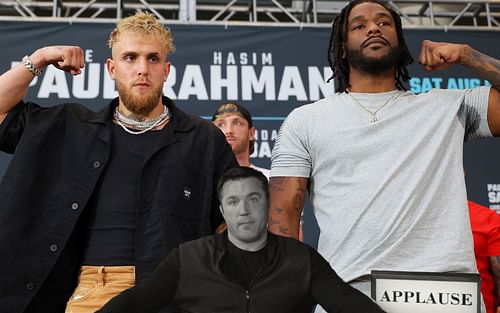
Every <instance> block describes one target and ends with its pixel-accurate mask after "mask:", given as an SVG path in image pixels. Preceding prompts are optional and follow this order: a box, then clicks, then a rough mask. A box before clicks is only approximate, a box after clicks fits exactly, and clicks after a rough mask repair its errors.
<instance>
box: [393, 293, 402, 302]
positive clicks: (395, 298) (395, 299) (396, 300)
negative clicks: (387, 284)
mask: <svg viewBox="0 0 500 313" xmlns="http://www.w3.org/2000/svg"><path fill="white" fill-rule="evenodd" d="M392 295H393V296H394V302H398V298H401V297H402V296H403V292H402V291H399V290H394V291H393V292H392Z"/></svg>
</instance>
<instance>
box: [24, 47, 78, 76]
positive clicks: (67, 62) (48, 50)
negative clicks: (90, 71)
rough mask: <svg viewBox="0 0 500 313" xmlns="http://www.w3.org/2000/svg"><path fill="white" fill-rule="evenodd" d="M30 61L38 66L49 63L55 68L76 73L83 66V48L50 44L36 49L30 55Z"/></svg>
mask: <svg viewBox="0 0 500 313" xmlns="http://www.w3.org/2000/svg"><path fill="white" fill-rule="evenodd" d="M30 59H31V61H32V62H33V63H34V64H35V65H36V66H37V67H39V68H43V67H45V66H47V65H49V64H52V65H54V66H55V67H56V68H58V69H60V70H62V71H65V72H68V73H71V74H73V75H78V74H80V73H81V72H82V70H81V69H82V68H83V67H84V66H85V62H84V59H85V58H84V53H83V49H82V48H80V47H77V46H51V47H45V48H41V49H38V50H37V51H35V52H34V53H33V54H32V55H31V56H30Z"/></svg>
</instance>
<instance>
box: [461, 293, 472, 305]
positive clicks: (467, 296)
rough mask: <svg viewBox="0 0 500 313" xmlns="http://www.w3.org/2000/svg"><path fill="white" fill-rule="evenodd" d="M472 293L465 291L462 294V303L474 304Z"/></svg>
mask: <svg viewBox="0 0 500 313" xmlns="http://www.w3.org/2000/svg"><path fill="white" fill-rule="evenodd" d="M471 298H472V294H470V293H464V294H462V305H467V306H471V305H472V299H471Z"/></svg>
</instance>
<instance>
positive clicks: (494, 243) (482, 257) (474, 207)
mask: <svg viewBox="0 0 500 313" xmlns="http://www.w3.org/2000/svg"><path fill="white" fill-rule="evenodd" d="M469 213H470V217H471V227H472V234H473V236H474V254H475V256H476V264H477V270H478V271H479V275H480V276H481V294H482V295H483V298H484V304H485V305H486V312H487V313H495V312H496V306H497V303H496V297H495V286H494V282H493V280H494V275H493V273H492V270H491V266H490V262H489V260H488V257H490V256H500V215H498V214H497V213H496V212H495V211H493V210H491V209H489V208H487V207H485V206H482V205H480V204H477V203H474V202H472V201H469Z"/></svg>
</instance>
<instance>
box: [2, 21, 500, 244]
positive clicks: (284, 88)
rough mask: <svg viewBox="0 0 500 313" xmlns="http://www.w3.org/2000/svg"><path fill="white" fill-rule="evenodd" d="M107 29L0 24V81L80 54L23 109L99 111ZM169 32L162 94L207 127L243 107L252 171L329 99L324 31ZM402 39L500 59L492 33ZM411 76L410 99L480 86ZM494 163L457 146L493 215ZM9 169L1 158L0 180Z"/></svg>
mask: <svg viewBox="0 0 500 313" xmlns="http://www.w3.org/2000/svg"><path fill="white" fill-rule="evenodd" d="M112 28H113V25H112V24H94V23H90V24H86V23H49V22H0V34H1V35H0V36H1V37H0V38H1V40H0V43H1V45H2V48H1V50H0V56H1V58H0V71H1V72H4V71H6V70H8V69H9V68H11V67H12V66H14V65H15V64H17V63H18V62H19V61H20V60H21V58H22V57H23V56H24V55H25V54H30V53H31V52H32V51H34V50H35V49H37V48H38V47H42V46H45V45H60V44H70V45H79V46H81V47H82V48H83V49H84V50H85V61H86V64H85V66H86V67H85V71H84V73H83V74H82V75H79V76H75V77H73V76H71V75H68V74H65V73H63V72H61V71H59V70H57V69H55V68H53V67H49V68H47V70H46V71H45V73H44V74H43V75H42V76H40V77H38V78H36V79H34V80H33V82H32V84H31V88H30V90H29V93H28V95H27V97H26V99H29V100H31V101H35V102H37V103H39V104H41V105H45V106H51V105H54V104H57V103H61V102H79V103H83V104H85V105H87V106H89V107H91V108H92V109H94V110H98V109H100V108H102V107H103V106H104V105H106V104H107V103H108V102H109V100H110V99H112V98H114V97H115V96H116V95H117V94H116V91H115V87H114V83H113V81H112V80H111V79H110V78H109V76H108V74H107V72H106V68H105V63H106V58H108V57H109V56H110V51H109V49H108V47H107V38H108V34H109V32H110V31H111V29H112ZM170 28H171V30H172V32H173V35H174V41H175V44H176V48H177V51H176V52H175V53H174V54H172V55H171V56H170V60H171V63H172V71H171V73H170V76H169V77H168V80H167V82H166V84H165V88H164V94H165V95H167V96H169V97H170V98H172V99H173V100H174V101H175V103H176V104H177V105H178V106H179V107H180V108H181V109H183V110H185V111H187V112H190V113H192V114H194V115H199V116H202V117H204V118H210V117H211V115H212V113H213V111H214V110H215V108H216V107H217V105H218V104H220V103H222V102H226V101H233V102H238V103H240V104H242V105H244V106H246V107H247V108H248V109H249V110H250V111H251V113H252V115H253V118H254V125H255V127H256V128H257V135H258V138H257V142H256V149H255V152H254V154H253V155H252V162H253V163H255V164H256V165H258V166H263V167H269V166H270V157H271V150H272V147H273V144H274V141H275V139H276V136H277V133H278V130H279V127H280V125H281V123H282V121H283V120H284V119H285V117H286V115H287V114H288V113H289V112H290V111H291V110H292V109H293V108H296V107H297V106H300V105H303V104H306V103H309V102H313V101H315V100H318V99H319V98H322V97H323V96H324V95H326V94H330V93H333V92H334V84H333V82H330V83H326V80H327V78H328V77H329V76H330V74H331V71H330V69H329V66H328V62H327V58H326V55H327V46H328V40H329V36H330V29H329V28H317V27H311V28H307V27H304V28H299V27H263V26H254V27H250V26H227V25H226V26H209V25H177V24H175V25H170ZM405 36H406V42H407V44H408V46H409V48H410V50H411V51H412V53H413V55H414V57H415V58H416V57H417V56H418V51H419V48H420V43H421V42H422V40H424V39H431V40H436V41H449V42H458V43H468V44H470V45H472V46H473V47H475V48H477V49H478V50H480V51H482V52H484V53H487V54H489V55H491V56H494V57H496V58H498V57H499V56H500V55H499V49H498V41H499V40H500V32H494V31H492V32H479V31H474V32H472V31H448V32H442V31H429V30H427V31H424V30H406V31H405ZM410 73H411V75H412V80H411V82H410V89H411V90H412V91H413V92H415V93H420V92H426V91H428V90H429V89H430V88H434V87H435V88H459V89H463V88H469V87H475V86H479V85H484V84H488V82H487V81H484V80H482V79H480V78H479V77H477V75H476V74H474V73H472V72H470V71H469V70H467V69H466V68H464V67H461V66H455V67H453V68H452V69H450V70H447V71H441V72H425V71H424V69H423V68H422V67H421V66H419V65H418V64H414V65H412V66H411V67H410ZM0 101H1V100H0ZM443 105H446V103H443ZM387 144H388V145H390V144H391V143H390V142H388V143H387ZM499 155H500V141H497V140H494V139H487V140H484V139H483V140H478V141H476V142H472V143H467V144H466V145H465V161H464V166H465V168H466V172H467V178H466V179H467V184H468V193H469V198H471V199H473V200H475V201H477V202H479V203H481V204H483V205H486V206H489V207H491V208H493V209H496V210H497V211H499V212H500V166H499V164H498V163H499V161H498V160H499V157H498V156H499ZM54 157H57V156H54ZM9 160H10V156H8V155H6V154H4V153H1V152H0V178H1V177H3V174H4V172H5V170H6V168H7V166H8V163H9ZM0 188H1V185H0ZM27 196H29V195H27ZM304 221H305V224H304V230H305V234H306V238H305V239H306V242H308V243H310V244H312V245H315V244H316V238H317V227H316V224H315V221H314V217H313V215H312V210H311V208H310V205H309V204H307V205H306V208H305V214H304Z"/></svg>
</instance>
